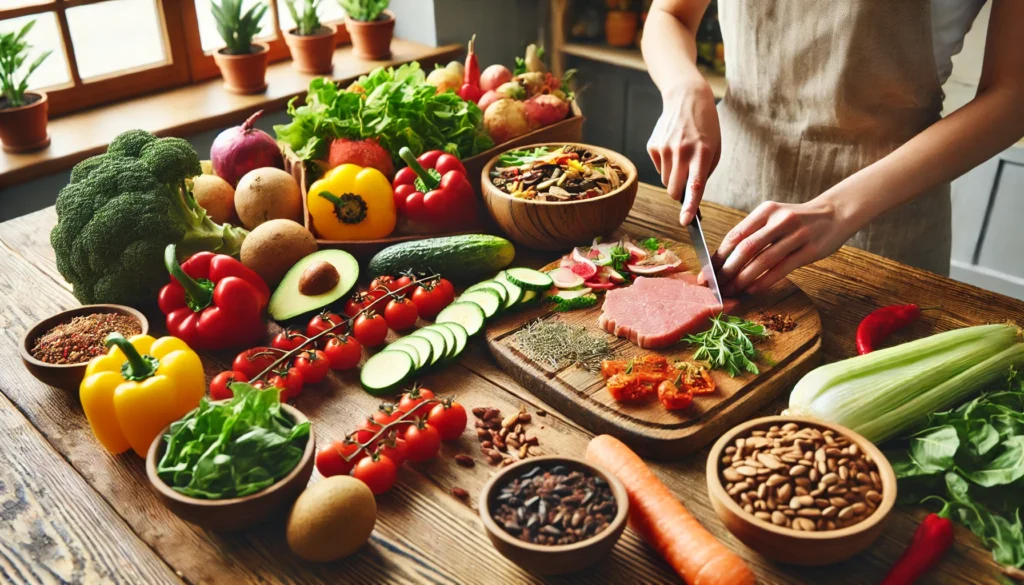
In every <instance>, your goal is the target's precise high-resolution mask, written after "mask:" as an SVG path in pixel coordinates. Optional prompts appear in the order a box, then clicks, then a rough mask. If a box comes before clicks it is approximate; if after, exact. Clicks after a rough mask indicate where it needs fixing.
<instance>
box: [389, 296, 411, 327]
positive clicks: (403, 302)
mask: <svg viewBox="0 0 1024 585" xmlns="http://www.w3.org/2000/svg"><path fill="white" fill-rule="evenodd" d="M419 315H420V312H419V309H417V308H416V304H415V303H413V302H412V301H410V300H409V299H407V298H405V297H397V298H393V299H391V301H390V302H389V303H388V306H387V307H385V308H384V320H385V321H387V322H388V327H390V328H392V329H394V330H395V331H408V330H410V329H412V328H413V326H414V325H416V318H417V317H419Z"/></svg>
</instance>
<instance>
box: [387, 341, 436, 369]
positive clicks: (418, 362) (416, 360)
mask: <svg viewBox="0 0 1024 585" xmlns="http://www.w3.org/2000/svg"><path fill="white" fill-rule="evenodd" d="M381 351H404V352H405V353H407V354H409V357H411V358H412V365H413V367H415V368H416V369H417V370H418V369H420V368H422V367H423V363H424V362H425V361H426V360H424V359H423V358H422V357H420V351H419V350H418V349H416V348H415V347H413V346H412V344H409V343H403V342H401V341H396V342H394V343H389V344H388V345H387V347H385V348H384V349H382V350H381Z"/></svg>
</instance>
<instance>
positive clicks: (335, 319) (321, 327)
mask: <svg viewBox="0 0 1024 585" xmlns="http://www.w3.org/2000/svg"><path fill="white" fill-rule="evenodd" d="M342 321H344V319H342V317H341V315H339V314H337V313H331V312H328V311H324V312H323V313H320V314H319V315H317V316H316V317H313V318H312V319H310V320H309V325H306V335H307V336H309V337H313V336H314V335H317V334H318V333H323V332H324V331H327V330H328V329H330V328H331V327H334V326H335V325H337V324H339V323H341V322H342ZM335 331H338V330H337V329H335Z"/></svg>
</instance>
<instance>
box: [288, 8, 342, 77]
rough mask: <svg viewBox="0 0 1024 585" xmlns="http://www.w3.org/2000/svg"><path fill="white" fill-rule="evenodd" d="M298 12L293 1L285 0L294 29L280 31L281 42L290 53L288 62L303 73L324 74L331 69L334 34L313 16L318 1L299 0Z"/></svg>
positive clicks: (334, 30) (315, 15) (333, 30)
mask: <svg viewBox="0 0 1024 585" xmlns="http://www.w3.org/2000/svg"><path fill="white" fill-rule="evenodd" d="M301 2H302V5H301V12H300V11H299V8H296V0H285V4H286V5H287V6H288V12H290V13H291V15H292V20H294V21H295V25H296V26H295V28H293V29H292V30H289V31H286V32H285V33H284V42H285V43H286V44H287V45H288V50H289V51H291V53H292V65H293V66H294V67H295V68H296V69H298V70H299V71H301V72H303V73H314V74H325V73H330V72H332V71H333V70H334V64H333V63H332V62H331V61H332V59H333V58H334V33H335V32H337V30H336V29H335V28H334V27H333V26H331V25H329V24H321V22H320V17H319V16H317V13H316V11H317V8H318V6H319V4H320V0H301Z"/></svg>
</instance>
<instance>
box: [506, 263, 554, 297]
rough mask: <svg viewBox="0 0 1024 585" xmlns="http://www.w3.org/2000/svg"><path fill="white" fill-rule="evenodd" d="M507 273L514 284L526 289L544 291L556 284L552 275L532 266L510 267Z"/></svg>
mask: <svg viewBox="0 0 1024 585" xmlns="http://www.w3.org/2000/svg"><path fill="white" fill-rule="evenodd" d="M505 275H506V276H507V277H508V279H509V280H510V281H511V282H512V284H514V285H516V286H519V287H522V288H524V289H526V290H535V291H539V292H544V291H546V290H548V289H549V288H551V286H552V285H553V284H554V282H553V281H552V280H551V277H550V276H548V275H547V274H544V273H543V272H541V271H539V270H534V269H532V268H509V269H508V270H506V271H505Z"/></svg>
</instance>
